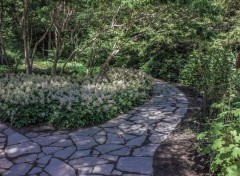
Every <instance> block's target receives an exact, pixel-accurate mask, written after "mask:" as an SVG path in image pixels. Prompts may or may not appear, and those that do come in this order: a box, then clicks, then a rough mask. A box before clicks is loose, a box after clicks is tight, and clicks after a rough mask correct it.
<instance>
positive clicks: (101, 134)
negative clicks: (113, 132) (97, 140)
mask: <svg viewBox="0 0 240 176" xmlns="http://www.w3.org/2000/svg"><path fill="white" fill-rule="evenodd" d="M106 135H107V133H106V131H103V130H101V131H99V132H98V133H97V134H96V135H94V136H106Z"/></svg>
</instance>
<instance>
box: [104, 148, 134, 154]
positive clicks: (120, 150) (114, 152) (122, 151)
mask: <svg viewBox="0 0 240 176" xmlns="http://www.w3.org/2000/svg"><path fill="white" fill-rule="evenodd" d="M130 152H131V149H130V148H128V147H125V148H122V149H119V150H115V151H113V152H111V153H109V154H110V155H117V156H127V155H129V154H130Z"/></svg>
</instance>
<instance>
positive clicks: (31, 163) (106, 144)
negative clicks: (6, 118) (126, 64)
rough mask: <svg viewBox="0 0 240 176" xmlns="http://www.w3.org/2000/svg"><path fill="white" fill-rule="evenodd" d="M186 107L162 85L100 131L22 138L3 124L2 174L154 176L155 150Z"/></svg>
mask: <svg viewBox="0 0 240 176" xmlns="http://www.w3.org/2000/svg"><path fill="white" fill-rule="evenodd" d="M187 107H188V100H187V99H186V97H185V95H184V94H182V93H181V92H180V91H179V90H178V89H177V88H175V87H173V86H171V85H170V84H167V83H164V82H160V81H158V82H155V84H154V86H153V93H152V98H151V99H150V101H149V102H147V103H145V104H144V105H142V106H140V107H138V108H135V109H134V110H132V111H130V112H129V113H128V114H124V115H120V116H118V117H117V118H115V119H112V120H110V121H108V122H106V123H105V124H102V125H99V126H96V127H92V128H87V129H84V130H78V131H74V132H68V131H58V132H47V133H36V132H30V133H27V134H20V133H18V132H16V131H14V130H12V129H11V128H9V127H7V126H6V125H5V124H2V123H0V175H1V174H2V175H4V176H7V175H9V176H21V175H32V176H35V175H40V176H45V175H50V176H76V175H80V176H84V175H89V176H91V175H92V176H93V175H123V176H127V175H129V176H130V175H131V176H134V175H138V176H139V175H152V173H153V168H152V165H153V155H154V152H155V150H156V149H157V148H158V146H159V145H160V144H161V142H162V141H164V140H165V139H166V138H167V136H168V135H169V134H170V133H171V131H172V130H174V128H175V127H176V126H177V124H178V123H179V122H180V121H181V118H182V117H183V116H184V114H185V113H186V112H187Z"/></svg>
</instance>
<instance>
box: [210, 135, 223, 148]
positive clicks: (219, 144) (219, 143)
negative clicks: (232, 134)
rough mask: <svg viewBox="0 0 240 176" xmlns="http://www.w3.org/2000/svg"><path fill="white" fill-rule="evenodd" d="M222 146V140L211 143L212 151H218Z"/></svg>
mask: <svg viewBox="0 0 240 176" xmlns="http://www.w3.org/2000/svg"><path fill="white" fill-rule="evenodd" d="M224 144H225V141H223V140H222V138H220V139H216V140H214V141H213V145H212V149H214V150H216V149H219V148H221V147H222V146H223V145H224Z"/></svg>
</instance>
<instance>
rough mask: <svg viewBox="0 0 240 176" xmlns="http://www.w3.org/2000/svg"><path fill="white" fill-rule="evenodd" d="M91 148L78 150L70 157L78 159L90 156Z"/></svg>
mask: <svg viewBox="0 0 240 176" xmlns="http://www.w3.org/2000/svg"><path fill="white" fill-rule="evenodd" d="M89 154H90V150H82V151H76V152H75V153H74V154H73V155H72V156H71V158H70V159H76V158H81V157H84V156H89Z"/></svg>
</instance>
